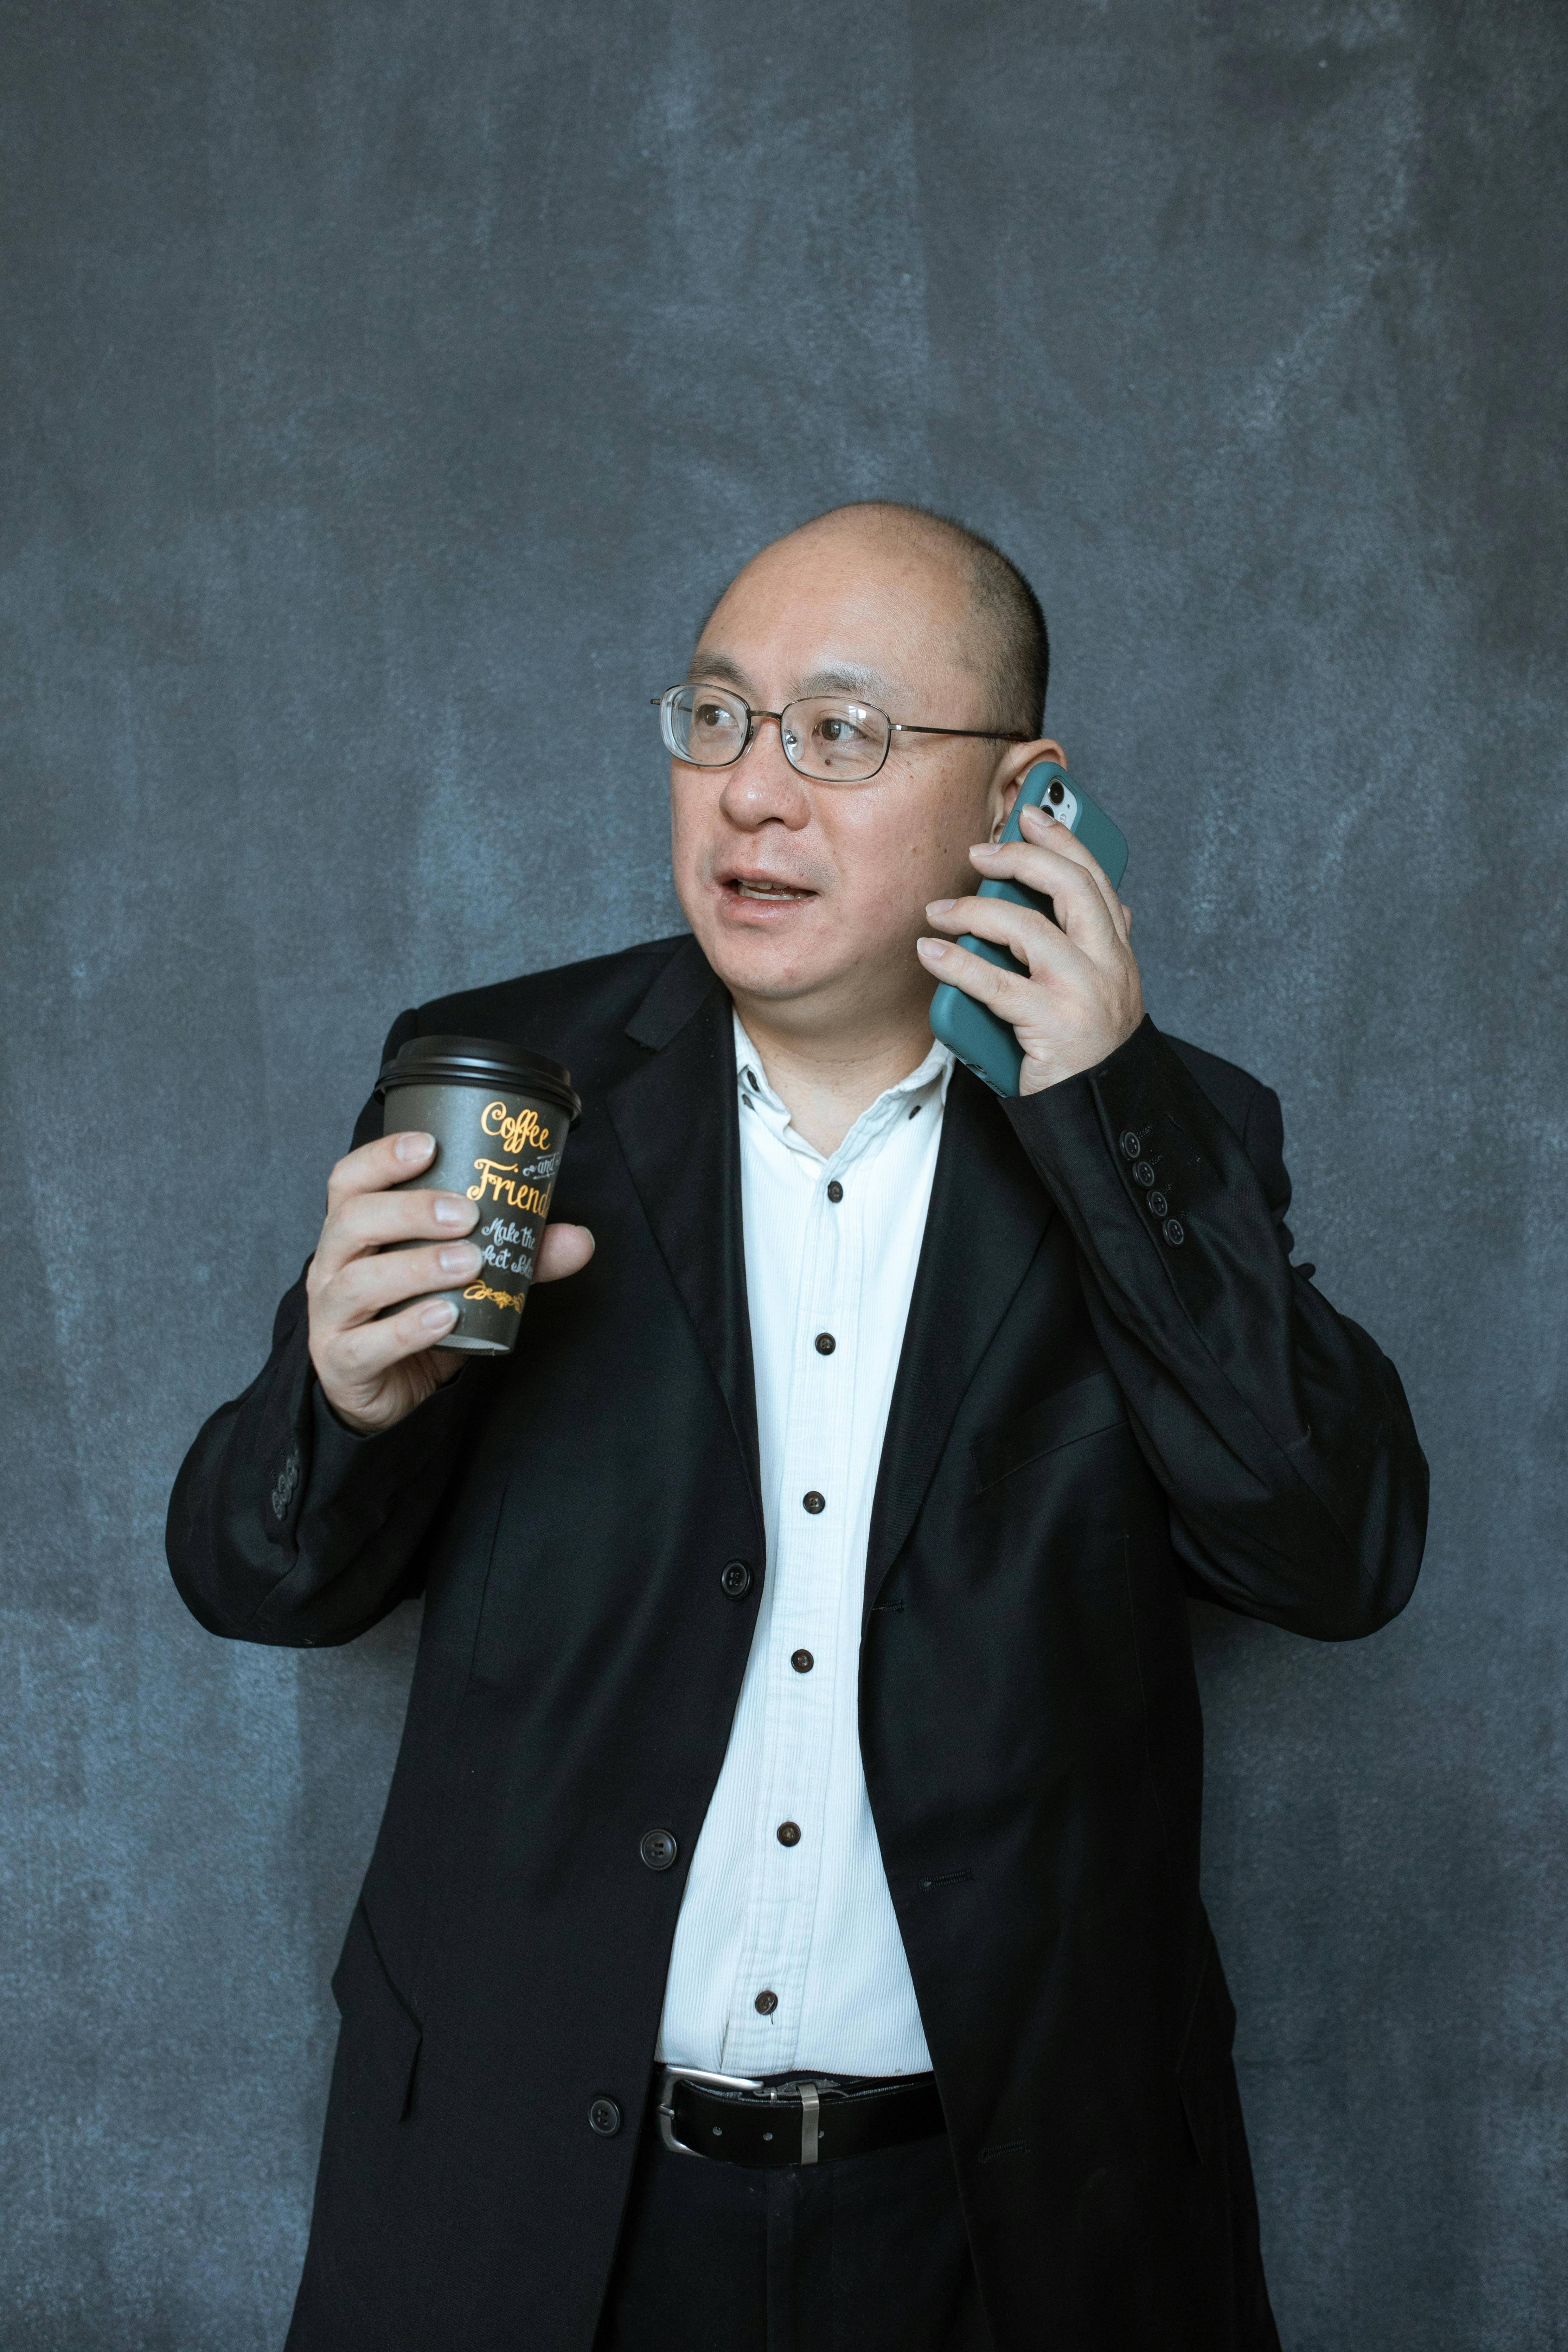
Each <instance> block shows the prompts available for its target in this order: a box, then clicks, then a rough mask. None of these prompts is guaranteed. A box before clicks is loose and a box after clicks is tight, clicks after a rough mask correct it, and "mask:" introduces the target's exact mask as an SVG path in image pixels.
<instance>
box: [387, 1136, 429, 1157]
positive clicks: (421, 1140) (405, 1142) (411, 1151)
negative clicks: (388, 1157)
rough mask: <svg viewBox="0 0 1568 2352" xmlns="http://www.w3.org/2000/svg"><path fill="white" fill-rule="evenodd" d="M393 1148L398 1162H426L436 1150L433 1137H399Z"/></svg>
mask: <svg viewBox="0 0 1568 2352" xmlns="http://www.w3.org/2000/svg"><path fill="white" fill-rule="evenodd" d="M395 1148H396V1151H397V1156H398V1158H399V1160H428V1159H429V1157H430V1154H431V1153H432V1152H433V1151H434V1150H435V1149H436V1139H435V1137H434V1136H433V1135H418V1134H409V1135H400V1136H399V1137H398V1139H397V1143H396V1147H395Z"/></svg>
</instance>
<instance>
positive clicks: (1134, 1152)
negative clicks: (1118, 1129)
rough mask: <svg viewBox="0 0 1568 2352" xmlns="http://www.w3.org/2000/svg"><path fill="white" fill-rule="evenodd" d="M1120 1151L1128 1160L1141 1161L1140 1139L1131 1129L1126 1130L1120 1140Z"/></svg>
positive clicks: (1141, 1142)
mask: <svg viewBox="0 0 1568 2352" xmlns="http://www.w3.org/2000/svg"><path fill="white" fill-rule="evenodd" d="M1121 1149H1122V1150H1123V1151H1124V1152H1125V1153H1126V1155H1127V1157H1128V1159H1129V1160H1142V1157H1143V1139H1142V1136H1141V1135H1139V1134H1137V1133H1136V1132H1135V1130H1134V1129H1131V1128H1128V1129H1126V1131H1125V1132H1124V1133H1123V1135H1122V1138H1121Z"/></svg>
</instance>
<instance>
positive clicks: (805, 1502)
mask: <svg viewBox="0 0 1568 2352" xmlns="http://www.w3.org/2000/svg"><path fill="white" fill-rule="evenodd" d="M1169 1238H1170V1236H1169V1235H1168V1234H1167V1236H1166V1239H1167V1240H1168V1239H1169ZM800 1507H801V1508H802V1510H803V1511H809V1512H810V1513H811V1516H812V1517H813V1518H816V1515H817V1513H818V1511H825V1510H826V1508H827V1497H826V1495H819V1494H818V1493H817V1491H816V1487H815V1486H814V1487H813V1488H812V1490H811V1492H810V1494H809V1495H803V1496H801V1498H800Z"/></svg>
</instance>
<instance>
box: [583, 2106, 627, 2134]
mask: <svg viewBox="0 0 1568 2352" xmlns="http://www.w3.org/2000/svg"><path fill="white" fill-rule="evenodd" d="M620 2127H621V2111H620V2109H619V2107H617V2106H616V2103H615V2101H614V2099H595V2101H594V2103H593V2105H591V2106H590V2107H589V2109H588V2129H589V2130H590V2131H595V2132H597V2133H598V2135H599V2137H600V2138H601V2139H614V2137H615V2136H616V2133H617V2132H618V2131H619V2130H620Z"/></svg>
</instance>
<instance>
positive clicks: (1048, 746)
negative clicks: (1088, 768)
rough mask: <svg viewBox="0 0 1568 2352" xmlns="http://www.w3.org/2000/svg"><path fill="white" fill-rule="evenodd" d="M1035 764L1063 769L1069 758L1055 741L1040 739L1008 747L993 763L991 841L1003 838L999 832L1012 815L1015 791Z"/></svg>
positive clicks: (1015, 797) (1052, 739) (1016, 793)
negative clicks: (1047, 763)
mask: <svg viewBox="0 0 1568 2352" xmlns="http://www.w3.org/2000/svg"><path fill="white" fill-rule="evenodd" d="M1037 760H1054V761H1056V763H1057V765H1058V768H1065V767H1066V766H1067V763H1068V755H1067V753H1066V752H1065V751H1063V750H1062V747H1061V745H1060V744H1059V743H1058V742H1057V741H1056V740H1055V739H1054V737H1052V736H1049V735H1041V736H1039V737H1038V738H1037V740H1036V741H1034V742H1033V743H1010V744H1009V745H1008V747H1007V756H1006V757H1005V759H1003V760H999V761H997V763H996V772H995V774H994V776H993V777H992V779H991V834H990V838H991V839H992V840H993V841H999V840H1000V839H1001V837H1002V828H1003V826H1004V825H1005V824H1006V822H1007V819H1008V818H1009V817H1010V816H1011V815H1012V814H1013V803H1014V802H1015V801H1016V799H1017V797H1018V787H1019V785H1020V784H1021V783H1022V782H1023V781H1024V779H1025V777H1026V775H1027V774H1028V772H1029V770H1030V769H1031V768H1032V767H1033V766H1034V765H1035V762H1036V761H1037Z"/></svg>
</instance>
